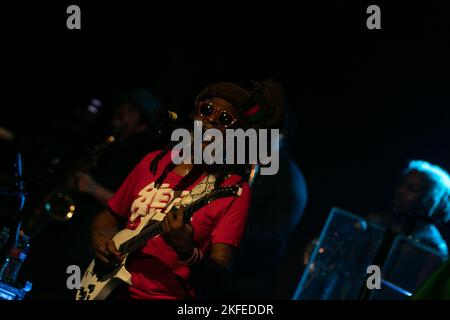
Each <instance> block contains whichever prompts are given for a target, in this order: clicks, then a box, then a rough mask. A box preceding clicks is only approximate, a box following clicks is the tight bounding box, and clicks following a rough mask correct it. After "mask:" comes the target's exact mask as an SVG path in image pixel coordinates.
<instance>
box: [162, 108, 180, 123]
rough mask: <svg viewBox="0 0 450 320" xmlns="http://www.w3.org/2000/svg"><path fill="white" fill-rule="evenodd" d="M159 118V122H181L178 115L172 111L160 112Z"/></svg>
mask: <svg viewBox="0 0 450 320" xmlns="http://www.w3.org/2000/svg"><path fill="white" fill-rule="evenodd" d="M157 118H159V120H163V121H168V122H176V121H177V120H179V117H178V113H176V112H175V111H171V110H159V112H158V115H157Z"/></svg>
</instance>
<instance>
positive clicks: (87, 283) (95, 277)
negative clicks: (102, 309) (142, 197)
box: [76, 217, 149, 300]
mask: <svg viewBox="0 0 450 320" xmlns="http://www.w3.org/2000/svg"><path fill="white" fill-rule="evenodd" d="M145 218H146V217H143V218H142V220H141V223H140V224H139V226H138V227H137V228H136V229H134V230H131V229H123V230H121V231H119V232H118V233H117V234H116V235H115V236H114V237H113V238H112V240H113V241H114V243H115V244H116V247H117V249H119V247H120V245H121V244H122V243H124V242H125V241H127V240H129V239H131V238H133V237H134V236H136V235H138V234H139V233H140V232H141V231H142V229H143V228H144V227H145V226H146V225H147V224H148V222H149V221H148V220H146V219H145ZM147 219H148V218H147ZM126 261H127V255H125V257H124V259H123V261H122V263H121V264H120V265H119V266H117V267H109V266H106V265H104V264H102V263H100V262H98V261H96V260H95V259H94V260H93V261H92V262H91V264H90V265H89V267H88V268H87V270H86V272H85V273H84V275H83V279H82V280H81V284H80V289H78V290H77V295H76V300H104V299H106V298H107V297H108V295H109V294H110V293H111V292H112V291H113V290H114V289H115V288H116V287H117V286H118V285H119V284H121V283H127V284H129V285H131V274H130V273H129V272H128V271H127V269H126V268H125V265H126Z"/></svg>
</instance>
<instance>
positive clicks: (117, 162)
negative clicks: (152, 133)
mask: <svg viewBox="0 0 450 320" xmlns="http://www.w3.org/2000/svg"><path fill="white" fill-rule="evenodd" d="M160 108H161V106H160V102H159V101H158V99H157V98H156V97H155V96H154V94H153V93H152V92H150V91H149V90H147V89H136V90H133V91H132V92H130V93H128V94H126V95H124V96H123V97H121V98H119V101H118V103H117V104H116V106H115V108H114V111H113V114H112V117H111V121H110V124H111V127H112V137H114V143H115V144H118V143H121V144H122V145H124V146H126V145H127V144H129V145H130V147H129V148H122V149H119V150H118V151H116V152H112V153H111V152H109V153H108V154H107V155H106V156H104V157H101V159H100V160H99V163H98V164H97V165H96V166H95V168H94V169H93V170H92V172H85V171H79V172H77V173H76V176H77V183H76V187H77V189H78V191H80V192H82V193H85V194H88V195H90V196H92V197H94V198H95V199H96V200H97V201H98V202H99V203H100V204H102V205H106V202H107V201H108V200H109V199H110V198H111V197H112V196H113V194H114V191H115V190H116V189H117V188H118V187H119V186H120V184H121V182H122V181H123V179H125V177H126V175H127V174H128V172H130V170H131V169H132V168H133V167H134V166H135V165H136V164H137V163H138V162H139V160H140V159H142V157H143V156H144V155H145V154H147V153H148V152H149V151H150V150H151V147H152V146H151V145H149V141H148V139H147V140H144V139H143V136H144V135H145V134H146V133H147V132H149V130H150V129H152V128H155V127H156V121H157V117H158V111H159V110H160ZM140 140H142V142H139V141H140ZM136 142H138V143H136ZM112 172H114V174H112Z"/></svg>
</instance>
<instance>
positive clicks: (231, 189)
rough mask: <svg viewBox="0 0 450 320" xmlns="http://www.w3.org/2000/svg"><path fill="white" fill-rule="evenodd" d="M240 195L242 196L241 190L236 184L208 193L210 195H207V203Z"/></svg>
mask: <svg viewBox="0 0 450 320" xmlns="http://www.w3.org/2000/svg"><path fill="white" fill-rule="evenodd" d="M241 194H242V188H241V186H240V185H238V184H234V185H231V186H225V187H220V188H217V189H214V190H212V191H211V192H210V194H209V195H208V202H211V201H213V200H216V199H218V198H225V197H233V196H240V195H241Z"/></svg>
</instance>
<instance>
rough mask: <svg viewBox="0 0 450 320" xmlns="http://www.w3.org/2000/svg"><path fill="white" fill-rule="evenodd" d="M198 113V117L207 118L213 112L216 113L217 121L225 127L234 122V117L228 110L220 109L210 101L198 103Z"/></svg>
mask: <svg viewBox="0 0 450 320" xmlns="http://www.w3.org/2000/svg"><path fill="white" fill-rule="evenodd" d="M197 112H198V114H199V115H200V117H202V119H203V118H207V117H210V116H211V115H213V114H216V113H218V114H219V116H218V117H217V121H218V122H219V124H220V125H221V126H223V127H225V128H228V127H231V126H232V125H233V124H235V123H236V121H237V119H236V117H235V116H234V115H233V114H231V113H230V112H228V111H226V110H223V109H220V108H219V107H218V106H216V105H214V104H213V103H212V102H211V101H202V102H200V103H199V104H198V110H197Z"/></svg>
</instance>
